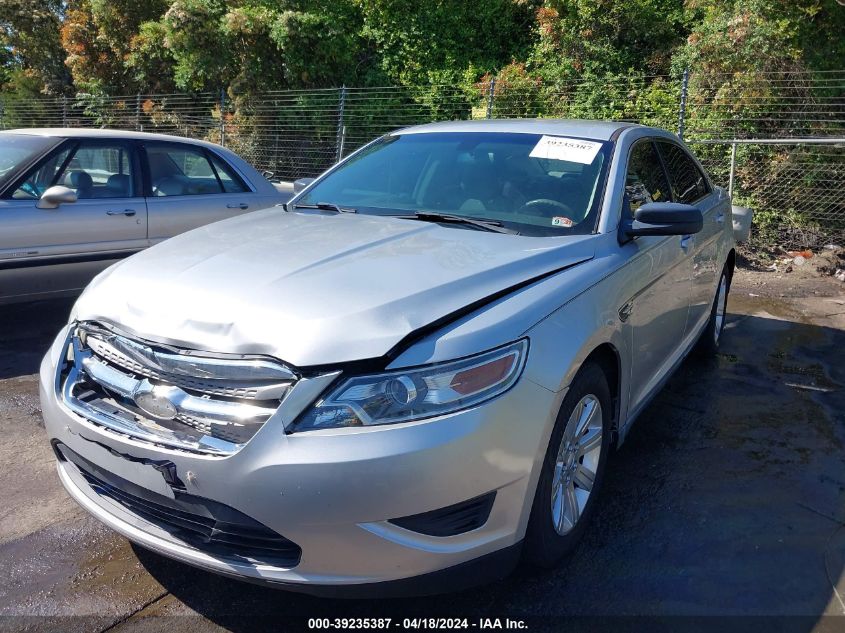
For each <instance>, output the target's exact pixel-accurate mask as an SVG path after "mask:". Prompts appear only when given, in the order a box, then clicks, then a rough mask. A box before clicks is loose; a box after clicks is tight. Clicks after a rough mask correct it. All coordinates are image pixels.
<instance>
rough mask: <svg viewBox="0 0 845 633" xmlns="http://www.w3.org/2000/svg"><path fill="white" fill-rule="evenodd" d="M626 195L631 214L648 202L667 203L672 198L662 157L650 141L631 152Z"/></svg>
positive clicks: (640, 144) (636, 145) (637, 145)
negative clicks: (661, 160)
mask: <svg viewBox="0 0 845 633" xmlns="http://www.w3.org/2000/svg"><path fill="white" fill-rule="evenodd" d="M625 193H626V194H627V196H628V200H629V202H630V210H631V212H634V211H636V210H637V209H638V208H639V207H640V206H642V205H644V204H646V203H647V202H665V201H667V200H669V198H670V196H669V183H668V182H667V181H666V174H665V173H664V171H663V165H662V164H661V162H660V156H658V154H657V150H656V149H655V147H654V143H652V142H651V141H649V140H645V141H639V142H638V143H637V144H635V145H634V148H633V149H632V150H631V156H630V158H629V159H628V171H627V173H626V175H625Z"/></svg>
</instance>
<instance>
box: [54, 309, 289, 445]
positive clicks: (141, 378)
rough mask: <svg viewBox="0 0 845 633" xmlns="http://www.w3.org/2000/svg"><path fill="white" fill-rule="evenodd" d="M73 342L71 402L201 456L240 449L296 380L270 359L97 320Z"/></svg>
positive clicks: (91, 415)
mask: <svg viewBox="0 0 845 633" xmlns="http://www.w3.org/2000/svg"><path fill="white" fill-rule="evenodd" d="M69 345H71V346H72V348H73V349H72V358H73V361H72V364H70V365H69V367H68V370H67V375H66V377H64V378H63V380H64V386H63V388H62V396H63V400H64V401H65V403H66V404H67V405H68V406H69V407H71V408H72V409H74V410H75V411H76V412H77V413H80V414H81V415H83V416H85V417H86V418H88V419H89V420H92V421H94V422H99V423H101V424H103V425H105V426H108V427H110V428H112V429H113V430H117V431H120V432H121V433H125V434H127V435H130V436H132V437H135V438H137V439H142V440H147V441H151V442H154V443H156V444H162V445H165V446H170V447H174V448H182V449H186V450H191V451H195V452H201V453H212V454H232V453H235V452H237V451H238V450H239V449H240V448H241V447H242V446H243V445H244V444H246V443H247V442H248V441H249V440H250V439H251V438H252V437H253V436H254V435H255V433H257V432H258V430H259V429H260V428H261V427H262V426H263V425H264V423H265V422H266V421H267V420H268V419H269V418H270V417H271V416H272V415H273V413H274V412H275V411H276V409H278V407H279V405H280V404H281V401H282V400H283V399H284V398H285V396H286V395H287V393H288V392H289V391H290V389H291V388H292V387H293V385H294V384H295V382H296V380H297V376H296V374H295V373H294V372H293V371H292V370H291V369H289V368H288V367H286V366H285V365H283V364H282V363H280V362H278V361H276V360H273V359H269V358H266V357H246V356H235V355H212V354H203V353H201V352H196V351H194V350H188V349H180V348H176V347H172V346H165V345H160V344H157V343H152V342H148V341H142V340H139V339H136V338H134V337H130V336H128V335H126V334H124V333H121V332H118V331H116V330H114V329H111V328H107V327H105V326H102V325H100V324H96V323H81V324H80V325H79V326H78V327H77V329H76V331H75V332H74V333H73V334H72V336H71V339H70V341H69Z"/></svg>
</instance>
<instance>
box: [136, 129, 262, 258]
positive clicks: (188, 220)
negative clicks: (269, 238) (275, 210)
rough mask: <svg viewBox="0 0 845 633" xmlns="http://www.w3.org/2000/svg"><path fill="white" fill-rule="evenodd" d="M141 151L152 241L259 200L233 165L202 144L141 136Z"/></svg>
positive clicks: (250, 206)
mask: <svg viewBox="0 0 845 633" xmlns="http://www.w3.org/2000/svg"><path fill="white" fill-rule="evenodd" d="M144 155H145V160H146V172H147V174H148V177H149V183H148V191H147V196H148V197H147V208H148V210H149V238H150V242H151V243H153V244H154V243H156V242H159V241H161V240H163V239H166V238H168V237H172V236H174V235H177V234H179V233H182V232H184V231H188V230H190V229H193V228H196V227H198V226H202V225H203V224H208V223H210V222H216V221H217V220H222V219H224V218H228V217H231V216H233V215H238V214H241V213H246V212H247V211H249V210H253V211H254V210H256V209H258V208H260V207H261V206H263V205H261V204H260V200H258V196H257V194H255V193H254V192H253V191H252V190H251V189H250V188H249V186H248V185H247V184H246V182H245V181H244V180H243V178H241V177H240V175H238V173H237V171H235V169H233V168H232V166H231V165H228V164H227V163H226V162H225V161H224V160H223V159H222V158H220V157H219V156H217V155H216V154H214V153H213V152H211V151H209V150H207V149H206V148H204V147H200V146H196V145H188V144H187V143H170V142H167V143H157V142H145V143H144Z"/></svg>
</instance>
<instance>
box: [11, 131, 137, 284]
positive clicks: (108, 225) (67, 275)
mask: <svg viewBox="0 0 845 633" xmlns="http://www.w3.org/2000/svg"><path fill="white" fill-rule="evenodd" d="M54 185H63V186H66V187H69V188H71V189H73V190H74V191H75V192H76V195H77V201H76V202H75V203H66V204H62V205H60V206H59V207H57V208H55V209H39V208H38V206H37V203H38V199H39V198H40V196H41V194H43V193H44V191H45V190H46V189H48V188H49V187H51V186H54ZM0 213H2V231H0V299H5V300H9V299H12V298H14V297H24V296H32V297H37V296H49V295H51V294H55V293H58V292H69V291H76V290H79V289H81V288H83V287H85V285H86V284H87V283H88V282H89V281H90V280H91V278H92V277H94V275H96V274H97V273H98V272H99V271H101V270H103V269H104V268H105V267H106V266H108V265H109V264H110V263H112V262H114V261H117V260H118V259H120V258H122V257H125V256H127V255H129V254H131V253H134V252H137V251H138V250H141V249H142V248H144V247H145V246H146V245H147V217H146V215H147V211H146V203H145V201H144V198H143V196H142V195H141V180H140V168H139V164H138V159H137V156H136V153H135V151H134V148H133V145H132V143H131V142H128V141H124V140H109V139H99V138H98V139H69V140H67V141H65V142H64V143H62V144H61V145H60V146H59V147H57V148H56V149H55V150H53V151H52V152H51V153H50V154H48V155H47V156H46V157H45V158H44V159H42V160H41V161H40V162H39V163H37V164H36V165H35V166H34V167H33V168H32V169H30V170H29V171H28V172H26V173H25V174H24V175H23V176H21V177H20V178H19V179H18V180H17V181H16V182H15V183H14V184H13V185H12V186H10V187H8V188H7V190H6V192H5V193H4V199H3V200H2V201H0Z"/></svg>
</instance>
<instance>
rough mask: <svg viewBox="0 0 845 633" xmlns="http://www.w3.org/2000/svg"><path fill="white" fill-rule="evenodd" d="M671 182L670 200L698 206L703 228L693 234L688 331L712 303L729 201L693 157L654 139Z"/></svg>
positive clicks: (696, 325) (699, 322)
mask: <svg viewBox="0 0 845 633" xmlns="http://www.w3.org/2000/svg"><path fill="white" fill-rule="evenodd" d="M657 147H658V149H659V150H660V155H661V156H662V157H663V162H664V164H665V165H666V171H667V172H668V174H669V181H670V183H671V185H672V199H673V200H674V201H675V202H683V203H684V204H691V205H693V206H695V207H697V208H698V209H699V210H700V211H701V214H702V216H703V217H704V227H703V228H702V229H701V232H700V233H697V234H695V235H694V236H692V284H691V289H690V309H689V315H688V317H687V325H686V332H687V333H691V332H693V331H696V330H698V328H699V327H700V326H701V325H702V324H703V323H704V321H706V320H707V319H708V318H709V315H710V309H711V306H712V305H713V298H714V293H715V291H716V281H717V280H718V278H719V273H721V270H718V269H717V266H718V256H717V255H718V254H717V250H718V240H719V235H720V234H721V232H722V231H723V230H724V228H725V221H726V219H727V217H728V215H727V211H728V208H727V205H728V200H727V199H723V200H720V199H719V196H718V195H717V194H716V193H715V192H714V191H713V190H712V189H711V187H710V185H709V184H708V182H707V179H706V178H705V177H704V174H703V173H702V171H701V169H700V168H699V167H698V164H697V163H696V162H695V159H694V158H693V157H692V156H690V155H689V153H688V152H687V150H685V149H684V148H683V147H681V146H680V145H678V144H677V143H673V142H671V141H664V140H660V141H658V142H657Z"/></svg>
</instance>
